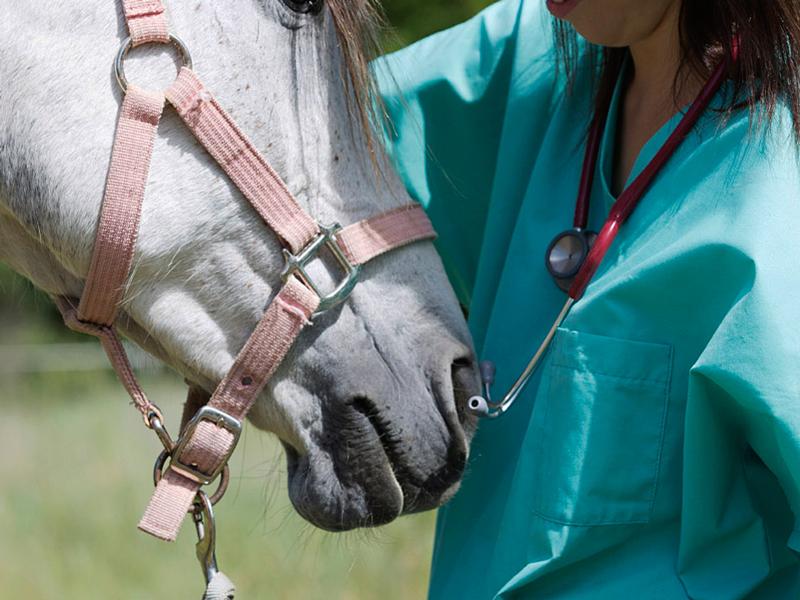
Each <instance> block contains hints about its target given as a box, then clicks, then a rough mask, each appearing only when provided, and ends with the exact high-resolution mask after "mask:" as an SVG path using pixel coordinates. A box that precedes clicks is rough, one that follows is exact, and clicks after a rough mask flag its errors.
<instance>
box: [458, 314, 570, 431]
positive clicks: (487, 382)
mask: <svg viewBox="0 0 800 600" xmlns="http://www.w3.org/2000/svg"><path fill="white" fill-rule="evenodd" d="M574 303H575V300H573V299H572V298H567V301H566V303H565V304H564V308H562V309H561V312H560V313H558V317H557V318H556V320H555V321H553V326H552V327H551V328H550V331H548V332H547V336H546V337H545V338H544V341H543V342H542V345H541V346H539V349H538V350H537V351H536V354H534V355H533V358H531V360H530V362H529V363H528V366H527V367H525V370H524V371H523V372H522V374H521V375H520V376H519V377H518V378H517V380H516V381H515V382H514V385H512V386H511V389H509V390H508V393H507V394H506V395H505V396H503V399H502V400H501V401H500V402H492V394H491V387H492V383H493V380H494V370H495V369H494V363H491V362H488V361H485V362H482V363H481V365H480V367H481V379H482V380H483V394H484V395H483V396H473V397H472V398H470V399H469V402H468V404H467V406H468V408H469V411H470V412H471V413H472V414H474V415H477V416H479V417H485V418H490V419H495V418H497V417H499V416H500V415H502V414H504V413H505V412H506V411H507V410H508V409H509V408H511V405H512V404H514V402H515V401H516V399H517V398H518V397H519V395H520V394H521V393H522V390H524V389H525V386H526V385H528V381H529V380H530V378H531V377H532V376H533V374H534V373H535V372H536V367H538V366H539V363H540V362H541V360H542V358H543V357H544V354H545V352H546V351H547V348H548V347H549V346H550V343H551V342H552V341H553V337H554V336H555V335H556V331H557V330H558V328H559V327H561V323H563V322H564V319H565V318H566V317H567V314H569V309H570V308H572V305H573V304H574Z"/></svg>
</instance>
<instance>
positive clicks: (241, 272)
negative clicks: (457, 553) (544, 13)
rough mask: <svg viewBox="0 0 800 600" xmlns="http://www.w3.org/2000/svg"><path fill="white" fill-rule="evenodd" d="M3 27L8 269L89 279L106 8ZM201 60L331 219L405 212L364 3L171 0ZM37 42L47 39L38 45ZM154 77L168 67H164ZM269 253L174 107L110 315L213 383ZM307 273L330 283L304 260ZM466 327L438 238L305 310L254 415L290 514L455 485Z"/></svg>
mask: <svg viewBox="0 0 800 600" xmlns="http://www.w3.org/2000/svg"><path fill="white" fill-rule="evenodd" d="M6 4H7V6H6V7H5V14H4V19H3V20H2V22H1V23H0V56H2V59H0V81H2V86H0V260H3V261H6V262H7V263H9V264H10V265H11V267H12V268H14V269H15V270H16V271H18V272H19V273H21V274H23V275H25V276H27V277H28V278H29V279H30V280H32V281H33V282H34V283H35V284H36V285H37V286H38V287H40V288H41V289H43V290H45V291H46V292H48V293H49V294H51V295H53V296H72V297H78V296H80V294H81V291H82V288H83V282H84V280H85V277H86V274H87V272H88V270H89V264H90V259H91V253H92V244H93V240H94V231H95V228H96V226H97V218H98V213H99V209H100V202H101V198H102V195H103V186H104V178H105V174H106V170H107V167H108V160H109V155H110V149H111V143H112V138H113V132H114V123H115V115H116V112H117V110H118V104H119V100H120V97H119V92H118V90H116V86H115V83H114V81H113V77H112V76H111V73H110V64H111V59H113V56H114V55H115V53H116V50H117V47H118V45H119V43H120V39H121V37H123V33H122V32H123V30H124V21H123V19H122V15H121V13H120V12H119V11H118V9H115V3H109V2H107V1H105V0H87V1H86V2H83V3H82V5H81V10H80V11H74V10H72V8H71V6H70V5H69V3H61V4H59V3H55V4H54V3H51V2H45V1H44V0H32V1H30V2H26V3H17V4H12V3H6ZM170 8H171V13H170V20H171V22H172V26H173V28H174V29H175V31H177V32H179V33H180V35H181V36H182V38H183V39H184V40H185V42H186V44H187V46H188V47H189V48H191V49H192V52H193V55H194V61H195V65H196V69H197V71H198V72H200V73H202V75H203V79H204V80H205V82H206V83H207V84H208V85H209V87H210V88H211V89H213V90H214V92H215V94H216V96H217V98H218V99H219V100H220V101H221V103H222V104H223V105H225V107H226V108H227V110H228V111H229V112H230V113H231V114H232V115H233V116H234V117H235V119H236V120H237V121H238V122H239V124H240V126H241V127H242V129H243V130H245V131H246V132H247V133H248V135H249V136H250V138H251V139H252V140H253V141H254V143H255V145H256V146H257V147H258V148H259V149H260V150H261V152H262V153H263V154H264V155H265V156H266V158H267V159H268V161H269V162H270V163H271V164H272V166H273V167H274V169H275V170H276V171H277V172H278V173H279V174H280V175H281V177H282V178H283V179H284V181H285V182H286V184H287V185H288V187H289V189H290V191H291V192H292V194H293V195H294V196H295V197H296V198H297V199H298V201H299V202H300V203H301V205H302V206H303V207H304V208H305V209H306V210H307V211H308V212H309V213H310V214H311V215H313V216H314V217H315V218H316V219H317V220H318V221H320V222H322V223H334V222H337V223H341V224H343V225H347V224H349V223H353V222H355V221H358V220H360V219H363V218H366V217H369V216H372V215H374V214H375V213H377V212H380V211H383V210H388V209H391V208H392V207H395V206H400V205H402V204H405V203H408V202H409V201H410V199H409V198H408V196H407V194H406V192H405V190H404V188H403V187H402V185H401V183H400V182H399V180H398V178H397V176H396V175H395V174H394V173H393V172H392V170H391V169H390V168H387V167H386V159H385V156H384V154H383V153H382V151H381V149H380V144H379V143H378V142H377V141H376V140H375V138H374V137H373V136H372V134H371V133H370V131H369V129H370V126H371V124H372V118H371V116H370V114H371V107H372V106H374V103H373V101H374V98H373V96H372V94H371V91H372V90H371V84H370V77H369V66H368V58H369V54H368V51H367V45H368V42H369V41H370V39H373V36H374V31H372V29H371V27H370V24H371V22H372V21H373V19H374V15H373V13H372V11H371V9H370V5H369V3H368V2H367V1H366V0H358V1H354V0H327V4H326V3H324V2H323V0H258V1H255V0H231V1H229V2H225V3H211V2H208V3H188V2H174V3H173V4H172V6H171V7H170ZM36 39H47V40H48V44H47V45H43V44H34V43H31V40H36ZM173 59H174V57H171V56H170V55H169V53H166V52H165V51H164V50H162V49H153V48H149V47H145V48H142V49H138V50H136V51H135V52H134V53H132V55H131V56H130V58H129V60H128V64H127V70H128V76H129V79H131V80H132V81H135V82H136V83H137V84H138V85H139V86H141V87H148V86H150V87H163V86H164V85H165V84H166V83H168V81H169V79H170V78H171V77H172V76H173V74H174V66H173V64H172V62H173ZM165 73H166V75H165ZM281 267H282V258H281V247H280V244H279V242H278V240H277V239H276V238H275V236H274V234H273V233H272V231H271V230H269V229H267V228H266V227H265V225H264V223H263V222H262V221H261V220H260V219H259V218H258V216H257V215H256V214H255V213H254V211H253V210H252V208H251V207H250V206H249V205H248V204H247V203H246V202H245V201H244V199H243V198H242V197H241V196H240V194H239V193H238V192H237V191H236V189H235V188H234V187H233V186H232V185H231V184H230V182H229V181H228V179H227V178H226V177H225V176H224V174H223V173H222V171H221V170H220V169H219V168H218V167H217V166H216V165H215V164H214V163H213V162H212V160H211V159H210V157H209V156H208V155H206V153H205V152H204V151H203V149H202V148H201V147H200V146H199V145H198V144H197V142H196V141H195V140H194V138H193V137H191V135H190V134H189V133H188V131H187V130H186V128H185V127H184V126H183V124H182V123H181V122H180V121H179V119H178V118H177V117H176V116H175V114H174V113H172V112H170V110H166V112H165V117H164V119H163V121H162V126H161V129H160V132H159V136H158V137H157V139H156V144H155V150H154V155H153V161H152V169H151V173H150V179H149V182H148V186H147V193H146V196H145V201H144V208H143V213H142V220H141V228H140V234H139V238H138V241H137V245H136V253H135V259H134V268H133V271H132V273H131V276H130V278H129V281H128V284H127V287H126V291H125V295H124V300H123V303H122V305H121V313H120V318H119V327H120V329H121V330H122V331H123V332H124V333H125V335H126V336H128V337H129V338H131V339H132V340H134V341H135V342H136V343H137V344H139V345H140V346H141V347H142V348H144V349H146V350H147V351H149V352H150V353H152V354H154V355H155V356H157V357H158V358H160V359H161V360H163V361H164V362H165V363H167V364H168V365H170V366H171V367H172V368H173V369H175V370H176V371H177V372H178V373H180V374H181V375H182V376H183V377H185V378H186V379H187V380H188V381H191V382H192V384H193V385H195V386H197V387H198V388H202V389H204V390H206V391H207V392H211V391H213V389H214V387H215V386H216V384H217V383H218V382H219V381H220V380H221V379H222V377H223V376H224V375H225V373H226V371H227V370H228V369H229V368H230V366H231V364H232V362H233V360H234V358H235V356H236V354H237V352H238V351H239V349H240V348H241V347H242V346H243V344H244V343H245V341H246V339H247V338H248V336H249V334H250V332H251V331H252V330H253V328H254V327H255V324H256V323H257V322H258V320H259V319H260V318H261V315H262V313H263V311H264V308H265V306H266V304H267V303H268V301H269V300H270V298H271V296H272V295H273V294H274V292H275V291H276V290H277V288H278V287H279V286H280V275H279V274H280V271H281ZM311 268H313V269H315V277H316V278H318V279H319V280H325V278H329V279H331V280H332V278H333V276H334V275H333V273H330V272H329V271H328V268H327V266H326V265H325V264H321V263H320V264H315V265H312V267H311ZM477 389H478V376H477V372H476V368H475V361H474V356H473V352H472V349H471V342H470V338H469V334H468V331H467V328H466V326H465V323H464V321H463V317H462V315H461V312H460V309H459V306H458V303H457V301H456V299H455V297H454V295H453V293H452V291H451V288H450V287H449V285H448V283H447V280H446V278H445V273H444V270H443V267H442V264H441V262H440V259H439V257H438V256H437V254H436V252H435V250H434V247H433V245H432V244H431V243H428V242H426V243H417V244H413V245H410V246H408V247H405V248H403V249H401V250H398V251H396V252H393V253H390V254H387V255H385V256H382V257H380V258H378V259H376V260H375V261H373V262H371V263H369V264H368V265H366V266H365V267H364V269H363V271H362V273H361V278H360V282H359V283H358V285H357V286H356V288H355V289H354V291H353V292H352V294H351V296H350V297H349V298H348V300H347V302H345V303H343V304H342V305H340V306H338V307H337V308H335V309H333V310H331V311H328V312H326V313H324V314H322V315H320V316H319V317H317V318H315V319H314V324H313V326H312V327H309V328H307V329H306V331H305V332H304V333H303V334H302V336H301V338H300V340H299V342H298V344H297V345H296V346H295V348H294V349H293V350H292V352H291V353H290V355H289V356H288V358H287V359H286V361H284V363H283V365H282V366H281V367H280V369H279V371H278V373H277V374H276V376H275V377H274V378H273V379H272V380H271V382H270V383H269V385H268V386H267V388H266V389H265V391H264V392H263V394H262V395H261V396H260V397H259V400H258V402H257V404H256V406H255V408H254V409H253V411H252V412H251V414H250V419H251V421H252V422H253V423H254V424H255V425H256V426H257V427H259V428H261V429H263V430H266V431H270V432H273V433H275V434H276V435H277V436H278V437H279V438H280V440H281V442H282V443H283V445H284V447H285V449H286V454H287V457H288V465H289V490H290V495H291V499H292V501H293V503H294V506H295V507H296V508H297V510H298V511H299V512H300V513H301V514H302V515H303V516H304V517H306V518H307V519H308V520H310V521H311V522H313V523H314V524H316V525H318V526H320V527H323V528H326V529H331V530H343V529H349V528H353V527H358V526H365V525H376V524H381V523H386V522H388V521H390V520H392V519H394V518H395V517H397V516H398V515H400V514H402V513H408V512H413V511H418V510H424V509H428V508H432V507H435V506H438V505H439V504H441V503H442V502H444V501H446V500H447V499H448V498H449V497H450V496H452V494H453V493H454V492H455V490H456V488H457V486H458V482H459V480H460V477H461V474H462V472H463V469H464V465H465V462H466V458H467V452H468V446H469V441H470V438H471V435H472V432H473V430H474V427H475V423H474V419H473V418H472V417H469V416H468V414H467V411H466V407H465V403H466V400H467V399H468V398H469V396H470V395H472V394H473V393H475V392H476V391H477Z"/></svg>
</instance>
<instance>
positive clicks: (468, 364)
mask: <svg viewBox="0 0 800 600" xmlns="http://www.w3.org/2000/svg"><path fill="white" fill-rule="evenodd" d="M450 378H451V381H452V384H453V396H454V398H453V399H454V400H455V404H456V409H457V410H458V413H459V416H460V415H461V414H462V412H464V410H465V409H466V407H467V403H468V402H469V399H470V398H471V397H472V396H474V395H475V394H479V393H480V377H479V376H478V366H477V364H476V362H475V359H474V358H473V357H472V355H467V356H460V357H458V358H456V359H455V360H454V361H453V362H452V364H451V365H450ZM461 420H462V421H463V417H462V419H461Z"/></svg>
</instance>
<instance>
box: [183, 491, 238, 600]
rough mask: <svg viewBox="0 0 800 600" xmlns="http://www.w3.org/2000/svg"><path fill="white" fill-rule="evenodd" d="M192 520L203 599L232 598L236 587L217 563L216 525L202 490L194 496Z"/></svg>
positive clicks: (208, 502)
mask: <svg viewBox="0 0 800 600" xmlns="http://www.w3.org/2000/svg"><path fill="white" fill-rule="evenodd" d="M192 520H193V521H194V526H195V530H196V531H197V544H196V546H195V551H196V553H197V560H198V561H199V562H200V568H201V569H202V570H203V577H204V578H205V580H206V591H205V594H204V595H203V600H221V599H223V598H224V599H225V600H233V599H234V595H235V593H236V588H235V586H234V585H233V583H232V582H231V580H230V579H228V577H227V576H226V575H225V574H224V573H223V572H222V571H220V570H219V566H218V565H217V553H216V547H217V526H216V521H215V519H214V510H213V508H212V505H211V500H210V499H209V497H208V496H207V495H206V494H205V493H204V492H198V494H197V497H196V498H195V501H194V505H193V510H192Z"/></svg>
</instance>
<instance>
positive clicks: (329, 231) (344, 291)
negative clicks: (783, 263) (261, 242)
mask: <svg viewBox="0 0 800 600" xmlns="http://www.w3.org/2000/svg"><path fill="white" fill-rule="evenodd" d="M341 229H342V226H341V225H339V224H338V223H335V224H333V225H330V226H327V227H325V226H322V225H320V231H321V233H320V234H319V235H318V236H317V237H316V238H314V240H313V241H312V242H311V243H310V244H309V245H308V246H306V247H305V248H303V249H302V250H301V251H300V252H299V253H297V254H292V253H291V252H289V251H288V250H284V251H283V257H284V259H285V260H286V264H285V265H284V267H283V271H282V272H281V278H282V279H283V281H286V280H287V279H289V277H291V276H292V275H294V274H297V275H298V276H299V277H300V279H302V280H303V282H304V283H305V284H306V285H307V286H308V287H310V288H311V289H312V290H314V293H315V294H317V296H319V298H320V301H319V307H318V308H317V310H316V312H315V313H314V314H313V315H312V317H316V316H318V315H320V314H322V313H324V312H325V311H327V310H330V309H331V308H333V307H334V306H338V305H339V304H341V303H342V302H344V301H345V300H347V298H348V297H349V296H350V294H351V293H352V291H353V288H355V287H356V284H357V283H358V278H359V275H360V274H361V265H354V264H353V263H351V262H350V260H349V259H348V258H347V256H346V255H345V253H344V252H342V249H341V247H340V246H339V244H338V243H337V242H336V234H337V233H338V232H339V231H341ZM323 248H325V249H327V250H328V251H329V252H330V253H331V254H332V255H333V257H334V258H335V259H336V262H338V263H339V266H340V267H341V268H342V271H343V272H344V274H345V277H344V279H342V280H341V281H340V282H339V284H338V285H337V286H336V289H334V290H333V291H332V292H331V293H330V294H324V293H323V292H322V290H321V289H320V287H319V286H318V285H317V284H316V283H315V282H314V280H313V279H312V278H311V276H309V274H308V272H307V271H306V267H307V266H308V264H309V263H310V262H311V261H313V260H314V259H315V258H318V257H319V253H320V251H321V250H322V249H323Z"/></svg>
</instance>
